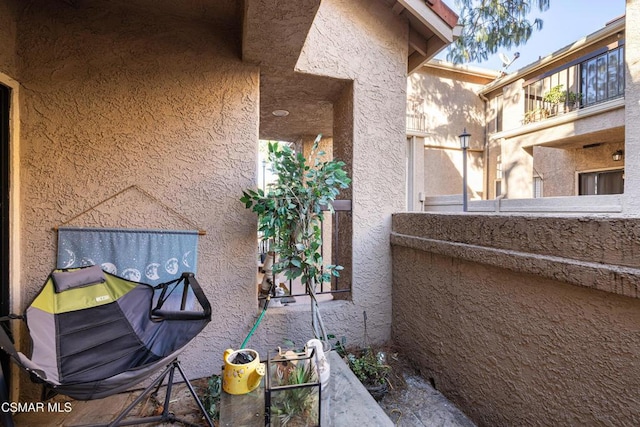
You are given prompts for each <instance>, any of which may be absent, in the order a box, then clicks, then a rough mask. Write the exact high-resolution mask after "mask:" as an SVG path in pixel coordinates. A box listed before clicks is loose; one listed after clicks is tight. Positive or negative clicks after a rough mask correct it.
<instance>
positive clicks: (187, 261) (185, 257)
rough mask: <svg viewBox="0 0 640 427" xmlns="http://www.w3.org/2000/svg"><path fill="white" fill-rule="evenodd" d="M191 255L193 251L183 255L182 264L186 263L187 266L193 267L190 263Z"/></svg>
mask: <svg viewBox="0 0 640 427" xmlns="http://www.w3.org/2000/svg"><path fill="white" fill-rule="evenodd" d="M189 255H191V251H189V252H187V253H185V254H184V255H182V265H184V266H185V267H187V268H191V266H190V265H189Z"/></svg>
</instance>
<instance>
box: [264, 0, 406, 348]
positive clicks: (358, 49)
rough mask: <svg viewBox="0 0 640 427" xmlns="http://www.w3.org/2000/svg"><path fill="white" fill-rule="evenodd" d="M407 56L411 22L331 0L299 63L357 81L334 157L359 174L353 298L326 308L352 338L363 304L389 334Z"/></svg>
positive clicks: (357, 339)
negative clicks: (393, 218) (393, 221)
mask: <svg viewBox="0 0 640 427" xmlns="http://www.w3.org/2000/svg"><path fill="white" fill-rule="evenodd" d="M372 29H376V30H375V31H374V32H373V34H372V31H371V30H372ZM406 58H407V23H406V22H405V21H403V19H402V18H401V17H399V16H397V15H395V14H394V13H393V12H392V11H391V9H389V8H388V7H387V6H386V5H384V4H383V2H369V1H365V0H357V1H346V0H326V1H323V2H322V3H321V5H320V8H319V10H318V14H317V16H316V19H315V21H314V24H313V26H312V28H311V30H310V31H309V35H308V38H307V41H306V43H305V45H304V48H303V51H302V55H301V57H300V59H299V61H298V63H297V69H298V70H299V71H301V72H307V73H312V74H321V75H326V76H330V77H336V78H342V79H347V80H353V81H354V82H353V86H352V89H351V87H350V88H349V90H347V91H346V93H345V94H344V95H343V96H349V94H350V93H351V94H352V98H351V99H352V105H348V104H350V102H348V101H347V100H344V101H339V104H340V105H339V106H338V107H337V110H338V111H342V112H345V113H350V114H352V116H345V117H340V116H337V115H336V116H334V129H337V132H336V131H334V155H335V156H336V157H337V158H341V159H342V160H345V161H346V162H347V164H348V165H349V168H350V170H349V173H350V175H351V177H352V179H353V184H352V189H351V194H352V197H353V213H352V217H353V222H352V223H353V231H352V236H351V244H352V247H353V265H352V278H353V292H352V301H353V302H352V303H351V302H347V301H334V302H333V303H331V304H328V305H323V308H322V309H323V313H324V315H325V316H324V318H325V322H326V323H327V329H328V330H329V332H331V333H334V334H336V335H338V336H340V335H345V336H346V337H347V340H348V342H349V343H352V344H357V343H361V342H362V340H363V334H364V330H363V316H362V312H363V311H364V310H366V311H367V314H368V325H367V326H368V334H369V338H370V340H371V341H373V342H381V341H385V340H387V339H388V338H389V336H390V330H391V286H390V284H391V249H390V246H389V232H390V231H391V213H393V212H395V211H399V210H402V209H404V206H405V196H404V186H405V184H404V180H405V164H404V163H405V146H406V139H405V111H406V78H407V76H406ZM336 122H337V123H336ZM345 155H346V156H350V157H351V158H346V157H345ZM274 314H275V313H274ZM307 319H308V314H307V313H301V314H300V321H299V323H298V324H297V327H298V331H295V330H293V331H292V333H294V334H295V336H296V337H298V339H302V338H303V337H305V336H306V337H308V333H307V334H306V335H303V334H302V333H303V332H305V330H304V329H305V328H307V324H308V320H307ZM276 322H278V319H277V318H276V316H268V319H267V322H266V323H267V324H268V325H269V327H275V326H276V325H277V323H276ZM272 325H273V326H272ZM292 329H293V328H292Z"/></svg>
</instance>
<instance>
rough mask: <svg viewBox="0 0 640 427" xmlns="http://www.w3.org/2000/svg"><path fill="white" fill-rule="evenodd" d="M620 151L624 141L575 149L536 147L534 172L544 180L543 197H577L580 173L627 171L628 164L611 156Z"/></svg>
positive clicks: (534, 149)
mask: <svg viewBox="0 0 640 427" xmlns="http://www.w3.org/2000/svg"><path fill="white" fill-rule="evenodd" d="M616 150H624V142H619V143H615V144H602V145H599V146H596V147H588V148H582V147H579V148H571V149H560V148H548V147H537V146H536V147H533V170H534V171H535V173H538V174H540V176H541V177H542V182H543V196H544V197H556V196H575V195H577V194H578V183H577V177H578V173H580V172H592V171H596V170H606V169H621V168H624V163H625V162H624V161H618V162H616V161H614V160H613V159H612V157H611V156H612V154H613V153H614V152H615V151H616Z"/></svg>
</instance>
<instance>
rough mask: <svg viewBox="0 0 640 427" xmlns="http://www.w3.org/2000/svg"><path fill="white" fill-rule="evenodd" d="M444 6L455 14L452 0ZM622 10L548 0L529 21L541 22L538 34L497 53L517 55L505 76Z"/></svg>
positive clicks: (599, 3) (613, 4) (496, 63)
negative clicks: (542, 8) (546, 5)
mask: <svg viewBox="0 0 640 427" xmlns="http://www.w3.org/2000/svg"><path fill="white" fill-rule="evenodd" d="M445 2H446V4H447V5H448V6H449V7H451V8H452V9H454V10H455V11H456V12H457V11H458V9H457V6H456V4H455V0H445ZM624 8H625V0H550V6H549V9H548V10H547V11H546V12H542V13H541V12H540V11H538V10H536V11H535V12H533V11H532V13H531V16H530V17H529V20H530V21H531V22H533V20H534V19H535V18H536V17H539V18H541V19H542V20H543V26H542V29H541V30H539V31H534V32H533V34H532V35H531V38H530V39H529V41H528V42H527V43H526V44H525V45H520V46H518V47H514V48H512V49H511V50H506V49H498V52H502V53H504V54H505V55H506V56H507V57H508V58H513V54H514V53H515V52H520V57H519V58H518V59H517V60H515V61H514V62H513V63H512V64H511V65H510V66H509V68H508V70H507V73H513V72H515V71H517V70H518V69H520V68H523V67H526V66H527V65H529V64H531V63H532V62H534V61H537V60H538V59H539V58H540V57H543V58H544V57H545V56H547V55H549V54H551V53H553V52H555V51H557V50H558V49H562V48H563V47H565V46H567V45H569V44H571V43H573V42H575V41H576V40H580V39H581V38H583V37H585V36H587V35H589V34H591V33H593V32H595V31H597V30H599V29H601V28H602V27H604V26H605V25H606V23H607V22H609V21H611V20H613V19H615V18H617V17H619V16H621V15H623V14H624ZM446 52H447V51H446V50H444V51H443V52H440V54H438V55H437V56H436V58H438V59H441V60H446ZM470 65H474V66H478V67H481V68H489V69H493V70H501V69H502V61H501V60H500V57H499V56H498V54H496V55H493V56H490V57H489V59H488V60H487V61H484V62H480V63H474V64H470Z"/></svg>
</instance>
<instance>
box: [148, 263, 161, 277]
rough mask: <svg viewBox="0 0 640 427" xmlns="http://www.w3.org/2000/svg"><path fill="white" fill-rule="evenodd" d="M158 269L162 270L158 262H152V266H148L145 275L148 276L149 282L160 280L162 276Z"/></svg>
mask: <svg viewBox="0 0 640 427" xmlns="http://www.w3.org/2000/svg"><path fill="white" fill-rule="evenodd" d="M158 268H160V264H158V263H157V262H152V263H151V264H149V265H147V268H146V269H145V272H144V275H145V276H147V279H149V280H158V279H159V278H160V275H159V274H158Z"/></svg>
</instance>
